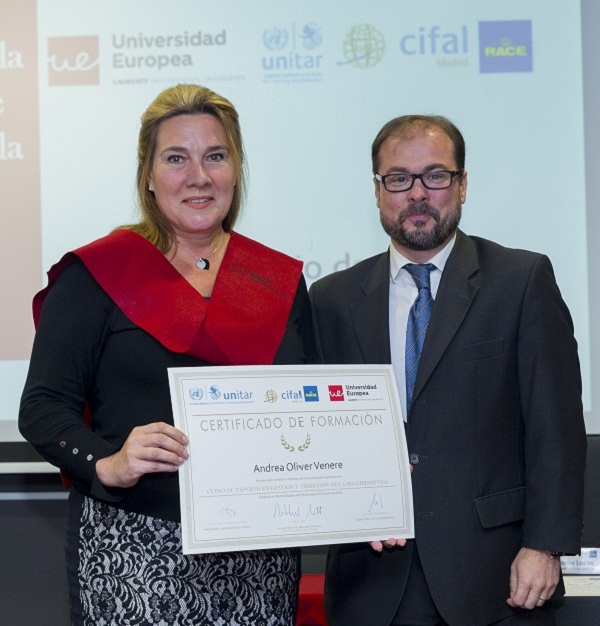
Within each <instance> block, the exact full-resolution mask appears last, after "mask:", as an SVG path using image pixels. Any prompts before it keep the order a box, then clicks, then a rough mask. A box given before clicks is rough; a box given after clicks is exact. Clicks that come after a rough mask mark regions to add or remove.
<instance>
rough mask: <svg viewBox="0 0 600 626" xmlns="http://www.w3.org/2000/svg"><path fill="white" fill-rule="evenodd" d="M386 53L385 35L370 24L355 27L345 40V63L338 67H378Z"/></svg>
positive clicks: (339, 62) (339, 63)
mask: <svg viewBox="0 0 600 626" xmlns="http://www.w3.org/2000/svg"><path fill="white" fill-rule="evenodd" d="M384 52H385V39H384V38H383V35H382V34H381V33H380V32H379V31H378V30H377V29H376V28H375V27H374V26H371V25H370V24H359V25H358V26H354V28H352V29H351V30H350V32H349V33H348V34H347V35H346V39H344V47H343V54H344V59H345V60H344V61H338V65H353V66H354V67H360V68H367V67H373V66H374V65H377V63H379V61H381V59H382V58H383V53H384Z"/></svg>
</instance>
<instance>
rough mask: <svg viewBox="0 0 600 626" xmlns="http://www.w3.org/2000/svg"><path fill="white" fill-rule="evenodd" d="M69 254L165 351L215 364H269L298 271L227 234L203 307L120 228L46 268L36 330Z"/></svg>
mask: <svg viewBox="0 0 600 626" xmlns="http://www.w3.org/2000/svg"><path fill="white" fill-rule="evenodd" d="M73 255H75V256H77V257H78V258H79V259H81V261H83V263H84V264H85V266H86V268H87V269H88V271H89V272H90V273H91V274H92V276H93V277H94V279H95V280H96V281H97V282H98V284H99V285H100V286H101V287H102V289H103V290H104V291H105V292H106V293H107V294H108V296H109V297H110V298H111V299H112V300H113V301H114V303H115V304H116V305H117V306H118V307H119V308H120V309H121V311H123V313H124V314H125V315H126V316H127V317H128V318H129V319H130V320H131V321H132V322H133V323H134V324H136V325H137V326H139V327H140V328H142V329H143V330H145V331H146V332H147V333H149V334H150V335H152V336H153V337H154V338H155V339H156V340H157V341H159V342H160V343H161V344H162V345H163V346H165V347H166V348H168V349H169V350H171V351H172V352H177V353H180V354H186V355H188V356H191V357H194V358H197V359H201V360H203V361H207V362H208V363H212V364H215V365H268V364H271V363H272V362H273V359H274V357H275V354H276V352H277V349H278V348H279V344H280V343H281V340H282V338H283V334H284V332H285V328H286V324H287V321H288V317H289V314H290V310H291V307H292V303H293V300H294V296H295V293H296V289H297V287H298V282H299V280H300V276H301V273H302V263H301V262H300V261H297V260H296V259H293V258H291V257H289V256H287V255H285V254H282V253H281V252H277V251H275V250H272V249H271V248H267V247H266V246H263V245H262V244H260V243H258V242H256V241H253V240H251V239H248V238H247V237H244V236H243V235H239V234H237V233H234V232H232V233H231V239H230V240H229V245H228V246H227V251H226V252H225V256H224V258H223V261H222V262H221V267H220V268H219V272H218V274H217V278H216V282H215V285H214V288H213V292H212V295H211V298H210V301H207V300H206V299H205V298H203V297H202V296H201V295H200V294H199V293H198V292H197V291H196V290H195V289H194V288H193V287H192V286H191V285H190V284H189V283H188V282H187V281H186V280H185V279H184V278H183V277H182V276H181V274H179V272H178V271H177V270H176V269H175V268H174V267H173V266H172V265H171V263H169V261H167V260H166V259H165V257H164V256H163V254H162V253H161V252H160V251H159V250H158V249H157V248H156V247H155V246H153V245H152V244H151V243H150V242H149V241H147V240H146V239H144V238H143V237H142V236H140V235H138V234H137V233H134V232H133V231H130V230H125V229H122V230H117V231H115V232H113V233H111V234H110V235H108V236H106V237H103V238H102V239H98V240H96V241H94V242H92V243H90V244H88V245H86V246H83V247H82V248H78V249H77V250H74V251H73V252H69V253H67V254H66V255H65V256H64V257H63V258H62V259H61V260H60V261H59V262H58V263H56V264H55V265H53V266H52V268H51V269H50V271H49V272H48V279H49V280H48V286H47V287H46V288H45V289H44V290H42V291H40V292H39V293H38V294H37V295H36V296H35V298H34V300H33V315H34V320H35V323H36V325H37V323H38V320H39V317H40V312H41V309H42V305H43V302H44V298H45V296H46V294H47V293H48V291H49V289H51V287H52V284H53V283H54V281H55V280H56V278H57V277H58V276H59V274H60V273H61V272H62V270H63V269H64V268H65V267H66V266H67V265H68V264H69V263H71V261H72V260H73Z"/></svg>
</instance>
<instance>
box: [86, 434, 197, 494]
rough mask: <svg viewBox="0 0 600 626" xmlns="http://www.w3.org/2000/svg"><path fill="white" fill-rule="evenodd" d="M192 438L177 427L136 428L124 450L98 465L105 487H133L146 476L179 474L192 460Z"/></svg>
mask: <svg viewBox="0 0 600 626" xmlns="http://www.w3.org/2000/svg"><path fill="white" fill-rule="evenodd" d="M187 444H188V438H187V437H186V436H185V435H184V434H183V433H182V432H181V431H180V430H178V429H177V428H175V427H174V426H170V425H169V424H165V423H164V422H154V423H152V424H146V425H145V426H138V427H136V428H134V429H133V430H132V431H131V433H130V434H129V437H127V440H126V441H125V443H124V444H123V447H122V448H121V449H120V450H119V451H118V452H116V453H115V454H112V455H111V456H107V457H105V458H104V459H100V460H99V461H98V462H97V463H96V473H97V474H98V478H99V479H100V482H101V483H102V484H103V485H104V486H105V487H132V486H133V485H135V484H136V483H137V482H138V480H139V479H140V478H141V477H142V476H143V475H144V474H151V473H155V472H176V471H177V470H178V468H179V466H180V465H181V464H182V463H183V462H184V461H185V460H186V459H187V458H188V456H189V453H188V451H187V450H186V446H187Z"/></svg>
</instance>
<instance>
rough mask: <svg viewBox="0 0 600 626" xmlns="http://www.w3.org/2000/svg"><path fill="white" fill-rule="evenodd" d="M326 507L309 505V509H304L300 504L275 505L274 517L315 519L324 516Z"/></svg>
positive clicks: (277, 503)
mask: <svg viewBox="0 0 600 626" xmlns="http://www.w3.org/2000/svg"><path fill="white" fill-rule="evenodd" d="M323 513H324V507H323V505H322V504H312V503H309V504H308V506H307V507H302V506H300V505H299V504H286V503H283V504H280V503H279V502H276V503H275V508H274V510H273V517H275V518H277V517H298V518H300V517H315V516H319V515H323Z"/></svg>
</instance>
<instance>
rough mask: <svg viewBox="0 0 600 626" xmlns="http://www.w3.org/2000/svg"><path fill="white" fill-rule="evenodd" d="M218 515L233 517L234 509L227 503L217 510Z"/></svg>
mask: <svg viewBox="0 0 600 626" xmlns="http://www.w3.org/2000/svg"><path fill="white" fill-rule="evenodd" d="M218 513H219V517H235V511H234V510H233V509H232V508H231V507H230V506H229V505H227V506H226V507H223V508H222V509H219V511H218Z"/></svg>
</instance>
